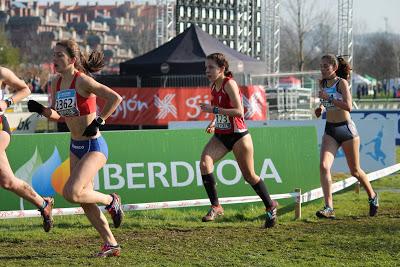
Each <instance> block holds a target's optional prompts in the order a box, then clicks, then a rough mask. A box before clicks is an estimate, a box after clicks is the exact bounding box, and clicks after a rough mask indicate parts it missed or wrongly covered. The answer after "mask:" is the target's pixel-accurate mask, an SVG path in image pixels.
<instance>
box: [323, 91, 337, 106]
mask: <svg viewBox="0 0 400 267" xmlns="http://www.w3.org/2000/svg"><path fill="white" fill-rule="evenodd" d="M325 92H326V93H327V94H328V97H333V98H334V99H337V98H336V88H327V89H325ZM321 104H322V105H323V106H324V107H325V109H326V110H330V109H334V108H336V107H335V105H334V104H332V103H329V102H328V100H323V99H321Z"/></svg>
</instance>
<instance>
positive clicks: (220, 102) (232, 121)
mask: <svg viewBox="0 0 400 267" xmlns="http://www.w3.org/2000/svg"><path fill="white" fill-rule="evenodd" d="M230 79H231V78H230V77H227V78H225V79H224V81H223V82H222V85H221V88H220V90H219V91H217V89H216V88H215V87H216V85H215V83H213V84H212V86H211V95H212V100H211V104H212V105H213V106H217V107H220V108H233V106H232V104H231V100H230V99H229V95H228V94H227V93H226V92H225V84H226V83H227V82H228V81H229V80H230ZM239 96H240V102H242V101H243V100H242V93H241V92H240V90H239ZM245 131H247V127H246V124H245V122H244V118H243V117H231V116H227V115H222V114H215V133H219V134H232V133H241V132H245Z"/></svg>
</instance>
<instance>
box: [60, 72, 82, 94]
mask: <svg viewBox="0 0 400 267" xmlns="http://www.w3.org/2000/svg"><path fill="white" fill-rule="evenodd" d="M80 74H81V73H80V72H79V71H77V72H75V74H74V78H73V79H72V82H71V86H70V87H69V89H73V88H75V83H76V78H77V77H78V76H79V75H80ZM61 81H62V77H61V76H60V78H58V81H57V86H56V91H57V92H58V91H60V89H61Z"/></svg>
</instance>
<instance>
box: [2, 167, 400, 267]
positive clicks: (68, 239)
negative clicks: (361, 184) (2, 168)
mask: <svg viewBox="0 0 400 267" xmlns="http://www.w3.org/2000/svg"><path fill="white" fill-rule="evenodd" d="M343 177H347V176H346V174H339V175H338V176H337V177H336V179H338V178H343ZM373 186H374V188H376V189H388V188H389V189H398V190H400V175H393V176H390V177H386V178H383V179H381V180H378V181H375V182H373ZM334 198H335V210H336V216H337V219H336V220H319V219H317V218H316V217H315V215H314V214H315V211H316V210H317V209H319V208H321V207H322V206H323V201H322V200H321V199H320V200H316V201H314V202H311V203H306V204H305V205H303V208H302V213H303V214H302V219H301V220H298V221H296V220H294V211H293V205H289V206H284V207H280V209H279V223H278V225H277V227H276V228H274V229H264V228H262V224H263V220H264V217H263V207H262V204H246V205H245V204H243V205H236V206H229V205H226V206H225V216H224V217H223V218H221V219H219V220H218V221H217V222H212V223H202V222H201V221H200V218H201V217H202V216H203V215H204V214H205V212H206V210H207V208H198V209H193V208H185V209H172V210H157V211H142V212H128V213H126V218H125V221H124V223H123V225H122V227H121V228H119V229H113V232H114V234H115V236H116V238H117V240H118V241H119V242H120V244H121V245H122V255H121V257H118V258H107V259H96V258H92V257H91V255H93V254H94V253H95V252H97V250H98V249H99V247H100V245H101V241H100V239H99V237H98V235H97V233H96V231H95V230H94V229H93V227H91V226H90V224H89V223H88V221H87V219H86V218H85V217H84V216H64V217H55V220H56V222H55V223H56V224H55V225H56V226H55V228H54V229H53V230H52V231H51V232H50V233H44V232H43V230H42V228H41V226H40V225H41V221H40V219H39V218H30V219H14V220H0V244H1V250H0V264H1V266H13V265H19V266H21V265H22V266H39V265H40V266H54V265H62V266H77V265H82V266H89V265H90V266H110V265H119V266H348V265H350V266H396V265H399V261H398V259H399V258H400V205H399V203H400V194H399V193H393V192H390V191H382V192H381V193H380V204H381V207H380V210H379V216H377V217H374V218H370V217H369V216H368V215H367V214H368V204H367V196H366V194H365V192H364V191H361V193H360V194H356V193H354V191H353V190H352V188H350V189H348V190H347V191H346V192H342V193H340V194H336V195H335V196H334Z"/></svg>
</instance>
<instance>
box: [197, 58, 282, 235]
mask: <svg viewBox="0 0 400 267" xmlns="http://www.w3.org/2000/svg"><path fill="white" fill-rule="evenodd" d="M206 75H207V78H208V79H209V80H210V81H211V82H212V86H211V94H212V100H211V105H210V104H206V103H203V104H201V105H200V106H201V109H202V111H203V112H207V113H213V114H214V115H215V118H214V120H212V121H211V122H210V124H209V125H208V126H207V129H206V132H208V133H212V132H214V136H213V137H212V138H211V139H210V141H209V142H208V144H207V145H206V146H205V148H204V150H203V153H202V155H201V162H200V170H201V176H202V179H203V184H204V187H205V189H206V191H207V195H208V197H209V199H210V202H211V209H210V210H209V212H208V213H207V214H206V215H205V216H204V217H203V221H204V222H208V221H213V220H215V218H217V217H218V216H219V215H222V214H223V212H224V210H223V208H222V207H221V205H220V204H219V201H218V196H217V188H216V182H215V178H214V175H213V169H214V163H215V162H217V161H219V160H220V159H222V158H223V157H224V156H225V155H226V154H227V153H228V152H230V151H232V152H233V154H234V155H235V158H236V161H237V163H238V165H239V168H240V170H241V172H242V174H243V177H244V179H245V180H246V181H247V182H248V183H249V184H250V185H251V186H252V187H253V189H254V191H256V193H257V194H258V195H259V196H260V198H261V199H262V201H263V202H264V205H265V208H266V220H265V227H267V228H269V227H273V226H274V225H275V224H276V219H277V216H276V211H277V206H278V204H277V203H276V202H275V201H273V200H272V199H271V197H270V195H269V194H268V191H267V188H266V186H265V184H264V181H263V180H262V179H260V177H259V176H257V175H256V173H255V171H254V158H253V153H254V149H253V141H252V139H251V136H250V134H249V132H248V130H247V127H246V124H245V123H244V108H243V103H242V95H241V93H240V90H239V87H238V85H237V84H236V82H235V81H234V80H233V79H232V73H231V72H230V71H229V64H228V62H227V60H226V59H225V56H224V55H223V54H221V53H214V54H211V55H209V56H207V60H206Z"/></svg>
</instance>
